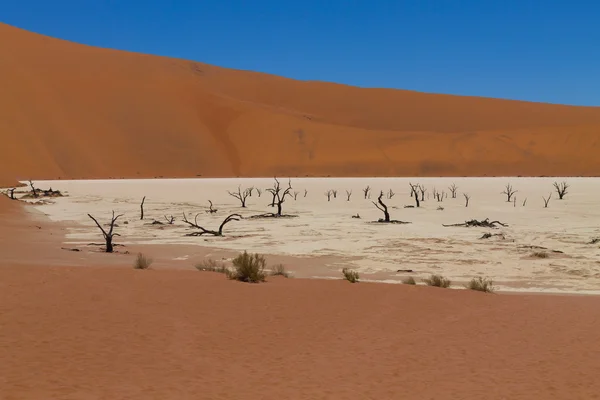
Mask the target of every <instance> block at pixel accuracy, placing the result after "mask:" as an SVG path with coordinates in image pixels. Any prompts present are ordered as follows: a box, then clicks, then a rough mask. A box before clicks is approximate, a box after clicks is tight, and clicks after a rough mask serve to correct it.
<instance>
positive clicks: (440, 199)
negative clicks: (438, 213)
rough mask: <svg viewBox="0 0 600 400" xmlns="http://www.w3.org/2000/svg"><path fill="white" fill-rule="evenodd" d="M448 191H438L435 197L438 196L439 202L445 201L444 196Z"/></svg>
mask: <svg viewBox="0 0 600 400" xmlns="http://www.w3.org/2000/svg"><path fill="white" fill-rule="evenodd" d="M445 195H446V193H444V192H441V193H440V192H436V194H435V197H436V198H437V201H438V203H439V202H442V201H444V196H445Z"/></svg>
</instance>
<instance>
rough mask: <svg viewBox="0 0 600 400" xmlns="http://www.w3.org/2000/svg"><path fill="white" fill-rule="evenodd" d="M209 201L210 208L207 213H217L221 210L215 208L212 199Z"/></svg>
mask: <svg viewBox="0 0 600 400" xmlns="http://www.w3.org/2000/svg"><path fill="white" fill-rule="evenodd" d="M208 203H209V204H210V208H209V209H208V210H206V212H207V213H210V214H214V213H216V212H217V211H219V210H217V209H216V208H213V203H212V201H210V200H209V201H208Z"/></svg>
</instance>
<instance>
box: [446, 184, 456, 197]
mask: <svg viewBox="0 0 600 400" xmlns="http://www.w3.org/2000/svg"><path fill="white" fill-rule="evenodd" d="M448 189H449V190H450V193H451V194H452V198H453V199H455V198H456V191H457V190H458V186H456V185H455V184H454V183H453V184H452V185H451V186H450V187H448Z"/></svg>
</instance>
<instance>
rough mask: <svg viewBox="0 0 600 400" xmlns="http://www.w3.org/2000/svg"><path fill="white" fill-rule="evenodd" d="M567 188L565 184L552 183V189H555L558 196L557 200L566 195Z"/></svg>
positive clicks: (567, 185)
mask: <svg viewBox="0 0 600 400" xmlns="http://www.w3.org/2000/svg"><path fill="white" fill-rule="evenodd" d="M568 188H569V184H568V183H567V182H561V183H558V182H554V189H556V193H557V194H558V199H559V200H562V199H563V198H564V197H565V195H566V194H567V193H568V192H567V189H568Z"/></svg>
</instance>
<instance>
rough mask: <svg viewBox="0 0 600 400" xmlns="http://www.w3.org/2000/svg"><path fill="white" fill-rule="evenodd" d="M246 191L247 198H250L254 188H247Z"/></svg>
mask: <svg viewBox="0 0 600 400" xmlns="http://www.w3.org/2000/svg"><path fill="white" fill-rule="evenodd" d="M246 191H247V192H248V197H252V192H253V191H254V186H252V187H249V188H248V189H246Z"/></svg>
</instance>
